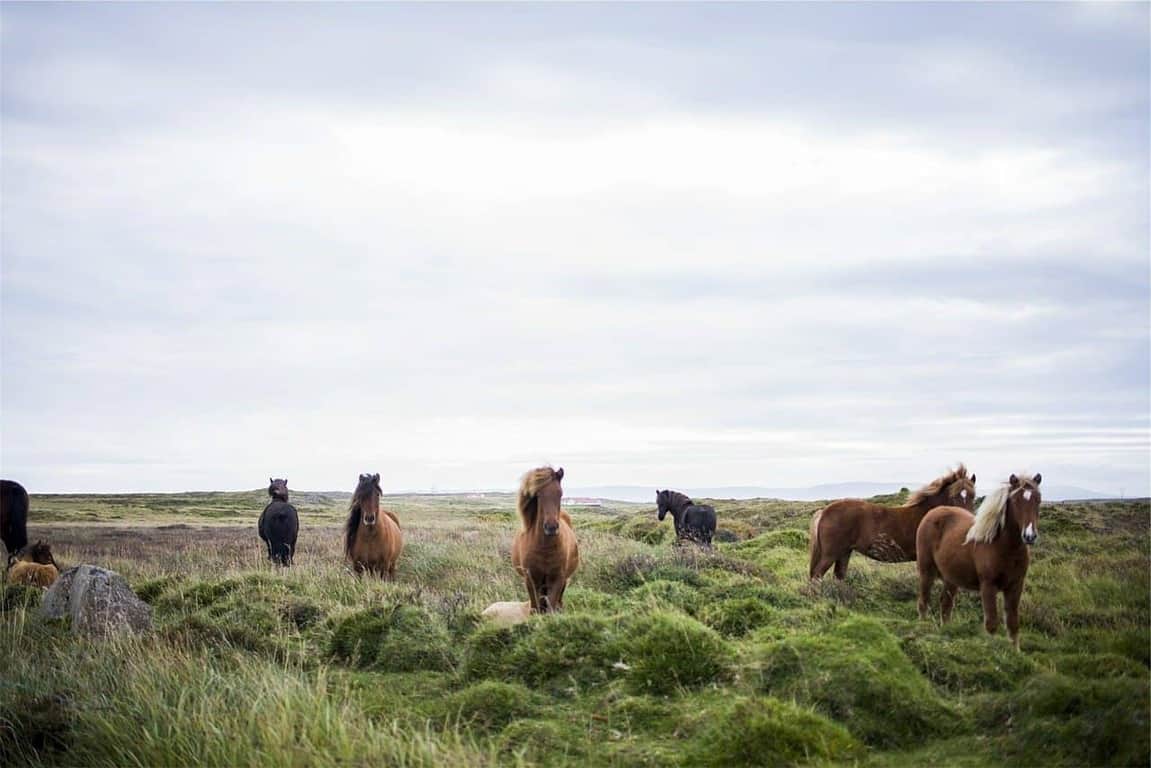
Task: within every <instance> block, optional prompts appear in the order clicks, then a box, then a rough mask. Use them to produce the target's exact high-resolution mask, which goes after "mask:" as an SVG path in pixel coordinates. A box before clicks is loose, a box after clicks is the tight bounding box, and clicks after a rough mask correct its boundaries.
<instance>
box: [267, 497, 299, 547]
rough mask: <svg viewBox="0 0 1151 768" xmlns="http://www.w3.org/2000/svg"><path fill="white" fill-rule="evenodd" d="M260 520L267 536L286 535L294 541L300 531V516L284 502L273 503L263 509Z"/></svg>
mask: <svg viewBox="0 0 1151 768" xmlns="http://www.w3.org/2000/svg"><path fill="white" fill-rule="evenodd" d="M260 519H261V520H262V521H263V527H264V530H265V531H266V532H267V533H268V534H269V535H281V536H284V535H288V536H291V537H292V538H293V540H294V539H295V536H296V534H297V533H298V532H299V530H300V514H299V513H298V512H297V511H296V508H295V507H293V506H292V505H291V504H289V503H288V502H286V501H279V500H276V501H273V502H272V503H271V504H269V505H268V506H267V507H265V508H264V514H262V515H260Z"/></svg>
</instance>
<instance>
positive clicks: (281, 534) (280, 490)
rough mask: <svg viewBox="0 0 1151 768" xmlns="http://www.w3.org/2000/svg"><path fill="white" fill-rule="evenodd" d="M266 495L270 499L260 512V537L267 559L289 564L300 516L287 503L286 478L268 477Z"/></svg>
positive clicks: (294, 547) (294, 551)
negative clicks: (264, 545) (266, 547)
mask: <svg viewBox="0 0 1151 768" xmlns="http://www.w3.org/2000/svg"><path fill="white" fill-rule="evenodd" d="M268 495H269V496H271V497H272V500H271V501H270V502H268V506H266V507H264V511H263V512H262V513H260V524H259V531H260V538H261V539H263V540H264V543H265V544H267V545H268V559H269V560H271V561H272V562H273V563H278V564H280V565H291V564H292V557H293V556H294V555H295V554H296V537H297V536H298V535H299V533H300V516H299V514H298V513H297V512H296V508H295V507H293V506H292V505H291V504H289V503H288V481H287V479H286V478H285V479H283V480H280V479H278V478H277V479H275V480H273V479H272V478H270V477H269V478H268Z"/></svg>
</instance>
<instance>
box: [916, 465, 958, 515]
mask: <svg viewBox="0 0 1151 768" xmlns="http://www.w3.org/2000/svg"><path fill="white" fill-rule="evenodd" d="M966 477H967V467H965V466H963V464H962V463H960V465H959V466H958V467H956V468H955V469H953V470H951V471H950V472H948V473H947V474H946V475H943V476H942V477H937V478H935V479H934V480H932V481H931V482H930V483H928V484H927V485H925V486H923V487H922V488H920V489H919V490H918V491H916V492H915V493H913V494H911V496H909V497H908V499H907V504H906V506H908V507H915V506H918V505H920V504H922V503H923V502H925V501H927V500H928V499H930V498H931V497H932V496H935V495H936V494H938V493H939V492H940V491H942V490H943V489H944V488H946V487H947V486H949V485H951V484H952V483H954V482H955V481H956V480H963V479H965V478H966Z"/></svg>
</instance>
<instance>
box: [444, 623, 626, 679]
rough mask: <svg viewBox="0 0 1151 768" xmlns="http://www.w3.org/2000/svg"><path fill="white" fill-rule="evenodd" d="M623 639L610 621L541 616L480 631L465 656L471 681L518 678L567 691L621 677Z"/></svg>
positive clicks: (466, 674) (465, 670)
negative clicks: (620, 663) (621, 640)
mask: <svg viewBox="0 0 1151 768" xmlns="http://www.w3.org/2000/svg"><path fill="white" fill-rule="evenodd" d="M620 658H621V650H620V643H619V638H618V636H617V632H616V630H615V627H614V625H613V624H612V623H611V622H609V621H608V620H606V619H603V618H599V617H596V616H590V615H586V614H578V613H563V614H549V615H546V616H538V617H535V618H533V619H532V620H531V621H529V622H525V623H523V624H518V625H516V626H513V627H482V628H480V629H479V630H477V631H476V633H475V634H474V635H472V637H471V639H470V640H469V642H468V648H467V651H466V653H465V662H464V665H465V666H464V672H465V676H466V677H467V678H469V679H480V678H491V679H496V680H507V679H513V678H514V679H517V680H522V681H524V682H526V683H529V684H531V685H532V686H534V687H541V688H546V689H549V690H552V691H561V690H562V691H569V690H572V689H581V688H587V687H589V686H594V685H598V684H601V683H605V682H607V681H608V680H609V679H611V678H612V677H613V676H616V675H618V674H619V669H618V668H617V662H618V661H619V660H620Z"/></svg>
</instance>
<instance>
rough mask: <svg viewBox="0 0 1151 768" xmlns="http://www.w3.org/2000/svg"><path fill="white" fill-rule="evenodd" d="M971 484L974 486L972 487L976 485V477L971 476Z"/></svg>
mask: <svg viewBox="0 0 1151 768" xmlns="http://www.w3.org/2000/svg"><path fill="white" fill-rule="evenodd" d="M971 484H972V485H975V475H972V476H971Z"/></svg>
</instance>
